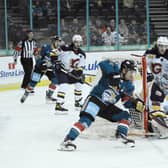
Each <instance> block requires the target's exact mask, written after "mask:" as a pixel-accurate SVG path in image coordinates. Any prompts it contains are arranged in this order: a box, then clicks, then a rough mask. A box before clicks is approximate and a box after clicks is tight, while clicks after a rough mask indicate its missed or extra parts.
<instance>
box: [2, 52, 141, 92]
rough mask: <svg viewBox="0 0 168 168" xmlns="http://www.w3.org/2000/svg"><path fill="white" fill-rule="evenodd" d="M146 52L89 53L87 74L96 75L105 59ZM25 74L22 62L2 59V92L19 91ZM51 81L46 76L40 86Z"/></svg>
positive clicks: (88, 78)
mask: <svg viewBox="0 0 168 168" xmlns="http://www.w3.org/2000/svg"><path fill="white" fill-rule="evenodd" d="M143 53H144V51H113V52H88V53H86V66H85V73H86V74H95V73H96V69H97V66H98V63H99V62H100V61H101V60H103V59H105V58H112V59H113V58H114V59H115V60H116V59H120V58H121V57H122V59H123V58H126V59H128V58H131V54H137V55H142V54H143ZM23 75H24V72H23V69H22V66H21V64H20V61H19V59H18V63H17V65H16V66H14V65H13V58H12V57H11V56H6V57H0V91H5V90H14V89H19V88H20V84H21V81H22V78H23ZM137 78H138V77H137ZM93 79H94V76H90V77H87V78H86V81H87V82H92V80H93ZM48 84H49V81H48V80H47V78H46V77H45V76H44V77H43V78H42V79H41V82H40V83H39V84H38V86H45V85H48Z"/></svg>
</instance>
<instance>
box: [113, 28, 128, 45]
mask: <svg viewBox="0 0 168 168" xmlns="http://www.w3.org/2000/svg"><path fill="white" fill-rule="evenodd" d="M117 38H119V43H120V44H121V45H122V44H125V43H126V42H127V40H126V39H124V37H123V36H122V35H121V34H120V33H119V34H118V37H117V32H116V31H113V32H112V44H113V45H116V44H117Z"/></svg>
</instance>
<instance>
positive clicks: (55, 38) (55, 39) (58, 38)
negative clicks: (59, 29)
mask: <svg viewBox="0 0 168 168" xmlns="http://www.w3.org/2000/svg"><path fill="white" fill-rule="evenodd" d="M61 40H62V39H61V37H59V36H57V35H55V36H52V37H51V41H61Z"/></svg>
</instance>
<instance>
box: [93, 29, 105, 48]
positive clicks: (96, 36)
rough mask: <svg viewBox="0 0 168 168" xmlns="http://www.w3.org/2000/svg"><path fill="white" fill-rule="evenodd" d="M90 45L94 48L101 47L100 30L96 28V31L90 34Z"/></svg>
mask: <svg viewBox="0 0 168 168" xmlns="http://www.w3.org/2000/svg"><path fill="white" fill-rule="evenodd" d="M91 45H94V46H102V45H103V41H102V30H101V28H98V29H97V28H96V31H94V32H93V33H91Z"/></svg>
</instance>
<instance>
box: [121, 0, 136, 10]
mask: <svg viewBox="0 0 168 168" xmlns="http://www.w3.org/2000/svg"><path fill="white" fill-rule="evenodd" d="M123 7H124V8H129V9H132V8H134V0H123Z"/></svg>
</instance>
